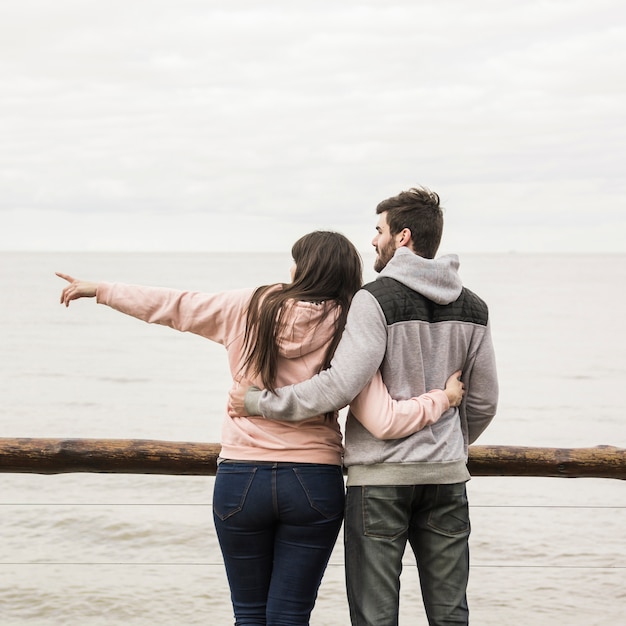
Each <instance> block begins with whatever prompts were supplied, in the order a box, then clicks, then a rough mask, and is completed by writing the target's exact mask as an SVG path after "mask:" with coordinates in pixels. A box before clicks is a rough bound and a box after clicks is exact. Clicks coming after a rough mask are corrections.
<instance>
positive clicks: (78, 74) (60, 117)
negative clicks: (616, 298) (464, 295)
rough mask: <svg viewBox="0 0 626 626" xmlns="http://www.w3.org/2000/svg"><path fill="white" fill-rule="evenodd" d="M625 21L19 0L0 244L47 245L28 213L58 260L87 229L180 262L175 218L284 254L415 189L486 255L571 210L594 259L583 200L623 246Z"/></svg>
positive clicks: (2, 155)
mask: <svg viewBox="0 0 626 626" xmlns="http://www.w3.org/2000/svg"><path fill="white" fill-rule="evenodd" d="M620 11H621V7H620V4H619V3H618V2H616V1H609V0H598V1H597V2H595V3H593V5H589V3H588V2H582V1H580V0H578V1H576V0H575V1H573V2H565V1H557V2H544V1H534V2H527V3H524V4H523V5H512V4H509V3H499V2H494V1H491V0H481V1H479V2H473V3H464V2H460V1H451V0H444V1H441V2H425V3H414V2H409V1H408V0H404V1H401V0H398V1H394V2H377V1H373V0H372V1H369V2H358V1H356V0H353V1H350V2H342V3H333V2H304V3H297V4H294V3H290V2H286V0H285V1H283V2H277V1H274V2H269V3H264V5H263V6H260V5H259V4H258V3H254V2H242V1H235V2H230V3H227V4H224V3H217V2H195V1H191V0H189V1H181V2H169V1H162V0H161V1H153V2H148V1H147V0H129V1H126V2H117V1H112V2H109V3H99V2H87V1H85V0H80V1H78V0H60V1H59V2H56V3H53V4H51V3H47V2H32V1H29V0H27V1H25V2H18V1H17V0H10V1H9V2H8V3H7V6H6V7H5V13H6V19H4V20H3V22H2V24H0V49H1V50H2V55H0V59H2V60H1V61H0V80H1V81H2V85H3V87H2V90H3V97H2V98H1V99H0V129H1V130H2V136H3V145H2V148H1V149H0V188H1V189H2V194H0V229H1V228H2V227H3V226H4V227H5V228H4V230H6V228H9V227H11V228H12V229H13V232H12V235H11V237H6V236H5V237H0V245H2V246H4V245H7V244H6V243H3V240H7V239H9V240H10V241H9V243H11V242H12V245H18V246H19V245H22V246H24V247H27V248H30V247H31V246H32V245H33V244H32V242H33V241H34V239H33V236H32V232H28V230H26V231H24V230H22V227H23V225H24V224H25V223H26V224H28V223H29V221H28V220H25V219H22V218H18V217H16V215H17V213H16V212H22V213H23V214H24V215H30V216H31V217H32V216H33V215H37V216H39V217H38V221H40V222H41V223H47V224H49V226H50V228H51V229H52V230H44V231H42V233H41V235H40V236H39V237H38V238H37V242H38V243H37V245H41V246H44V247H48V246H51V245H53V243H54V242H55V241H58V240H59V237H58V236H53V234H52V233H53V232H54V230H53V225H54V224H58V223H65V224H70V223H72V222H73V221H82V222H85V224H84V229H83V230H84V232H86V233H91V234H89V235H88V239H86V240H85V241H84V245H86V246H88V247H90V248H93V247H97V246H110V245H114V243H115V242H118V243H117V245H120V244H119V242H120V241H121V240H124V241H125V242H126V243H125V245H128V246H136V247H137V249H140V248H151V249H152V248H153V247H154V246H156V245H162V246H164V247H166V248H167V249H171V246H172V245H173V244H172V243H171V242H172V241H174V240H175V241H177V242H178V241H180V242H183V241H185V238H184V237H182V236H180V237H178V236H175V233H176V232H178V228H179V227H178V226H176V225H177V224H179V223H180V224H185V223H186V224H190V225H194V226H195V228H196V229H197V231H198V232H200V231H202V230H203V229H204V228H205V227H207V226H208V225H209V224H211V223H213V224H216V223H219V225H220V227H221V228H224V229H228V228H232V227H233V226H236V227H237V228H238V229H239V230H241V229H242V228H246V229H248V228H250V229H251V230H250V232H249V233H247V234H246V236H245V237H244V236H242V238H241V241H242V242H243V241H244V239H245V240H246V241H247V242H252V243H254V242H257V241H260V240H262V241H264V242H266V243H268V245H269V242H272V241H275V243H274V244H273V245H275V246H278V245H283V243H284V241H283V239H282V238H280V237H277V236H276V232H277V231H280V230H283V229H284V230H285V232H287V233H289V235H288V237H291V235H292V234H294V232H295V231H296V230H297V229H298V228H299V227H312V228H314V227H322V226H323V227H327V225H328V224H329V223H336V224H338V226H344V225H345V226H347V225H349V224H354V223H357V222H358V224H359V225H358V226H354V227H353V229H354V230H357V231H358V232H359V233H361V232H362V231H363V230H365V229H364V228H363V227H362V226H361V225H360V224H361V220H362V219H363V216H364V215H366V216H368V215H371V212H372V211H373V207H374V206H375V205H376V203H377V202H378V201H379V200H380V199H382V198H384V197H387V196H389V195H392V194H395V193H397V192H398V191H400V190H401V189H405V188H407V187H408V186H411V185H413V184H420V183H421V184H427V185H429V186H431V187H433V188H435V189H436V190H437V191H439V192H440V193H441V195H442V196H443V197H446V196H448V197H453V198H455V203H454V205H453V206H454V211H453V209H452V208H451V209H450V210H449V216H450V222H452V215H454V216H455V218H456V220H457V221H458V223H459V224H462V225H463V227H464V228H468V229H471V237H469V239H470V240H471V241H472V242H473V245H475V246H476V247H479V248H480V246H484V247H485V248H490V247H491V246H492V242H493V241H497V242H499V245H500V246H501V247H502V249H505V250H507V249H510V248H515V249H518V248H519V247H520V246H522V247H523V249H530V248H528V246H530V243H529V241H530V239H531V238H527V237H519V236H513V235H512V234H511V233H512V232H513V231H516V232H517V233H519V232H521V231H519V229H517V228H516V226H515V225H516V224H517V223H518V220H519V219H520V218H519V216H520V215H527V216H528V219H529V227H532V220H531V219H530V218H531V217H533V218H534V217H536V214H538V215H541V216H543V217H544V220H543V221H542V223H543V227H544V228H550V229H551V231H550V232H552V233H553V235H551V236H546V237H543V236H538V237H535V238H534V240H535V242H542V243H541V245H544V246H551V245H555V246H560V247H561V248H562V247H563V246H564V245H565V242H563V241H562V239H561V237H560V236H559V234H558V232H559V231H558V230H557V229H558V227H559V225H558V223H559V222H560V220H561V218H562V217H563V216H564V215H565V214H567V219H568V224H569V226H568V229H571V230H572V237H571V238H570V237H568V238H567V240H568V242H569V243H568V244H567V245H570V246H572V247H575V245H574V244H573V243H571V242H572V241H574V240H576V239H578V241H579V242H580V245H581V246H583V245H584V246H589V245H590V243H589V242H588V241H586V239H587V237H585V239H581V238H580V237H581V236H580V235H576V233H582V234H583V235H585V234H586V235H588V234H589V232H590V230H589V218H588V207H589V204H588V203H592V205H593V204H594V203H595V205H596V206H601V207H604V208H603V212H604V215H603V217H602V220H604V221H605V222H606V223H607V224H610V228H609V229H608V232H609V234H611V233H613V232H621V234H622V235H624V234H626V232H625V231H626V225H625V223H624V218H622V219H621V220H620V218H619V216H615V215H614V214H613V213H611V212H612V211H616V210H618V209H619V212H621V213H624V211H623V209H624V204H625V202H626V189H625V183H624V177H623V174H622V169H623V167H622V165H621V164H622V163H623V162H624V156H625V154H624V152H625V148H624V146H625V145H626V143H625V141H624V140H625V139H626V137H625V134H626V123H625V114H624V111H626V93H625V85H624V81H623V80H622V79H621V74H622V70H621V68H622V67H623V66H624V62H625V61H626V58H625V57H626V43H625V42H626V36H625V35H626V33H625V32H624V28H623V27H620V26H619V24H620V22H619V20H616V19H615V17H616V15H618V14H619V12H620ZM457 198H458V202H457V200H456V199H457ZM529 199H531V201H530V203H529ZM503 207H506V209H504V208H503ZM29 212H30V213H29ZM494 212H495V214H496V217H495V218H494ZM46 215H48V216H49V217H48V218H46V217H45V216H46ZM89 215H93V216H94V217H93V220H94V223H97V224H98V229H97V230H98V231H99V232H100V233H101V235H99V236H98V237H96V236H95V235H94V234H93V233H94V229H90V228H89V225H90V224H89V223H88V222H89V219H92V218H89ZM469 215H471V219H469V218H468V216H469ZM546 215H548V216H550V217H549V218H548V219H545V216H546ZM133 216H134V217H133ZM125 223H126V224H130V223H132V224H134V225H136V230H135V233H134V235H133V236H132V237H131V238H130V239H128V240H127V239H123V237H122V238H121V235H120V232H121V231H122V230H123V228H122V227H123V225H124V224H125ZM147 223H150V224H151V225H152V226H151V227H150V228H145V227H144V228H143V229H142V228H141V227H140V226H139V225H140V224H144V225H145V224H147ZM108 224H115V227H112V228H111V233H110V235H109V236H104V234H103V233H104V231H105V230H106V229H107V228H108V226H107V225H108ZM485 224H489V229H496V230H495V231H494V233H493V235H490V236H489V237H488V238H485V232H487V230H488V229H487V228H486V227H485ZM277 225H278V226H277ZM158 228H163V231H158V230H157V229H158ZM261 232H263V236H259V234H260V233H261ZM367 232H368V235H367V239H368V240H369V237H370V234H369V233H370V230H369V224H368V225H367ZM489 232H491V230H489ZM46 233H49V234H48V235H46ZM597 236H598V237H599V238H601V239H598V240H597V241H596V242H595V247H596V248H597V249H598V250H604V249H606V246H607V245H609V244H610V246H611V249H615V250H626V248H625V247H624V246H626V244H624V243H621V241H622V240H626V238H624V237H622V238H619V237H608V239H607V238H606V232H605V230H602V229H600V230H599V231H597ZM286 238H287V237H286ZM186 241H187V242H188V245H189V242H190V241H197V239H196V238H195V235H194V236H192V237H188V238H187V239H186ZM20 242H21V243H20ZM168 242H169V243H168ZM178 245H182V243H181V244H178ZM197 245H200V242H199V243H197ZM233 245H235V244H233ZM264 245H265V244H264ZM536 245H537V243H535V244H533V245H532V246H531V247H532V249H534V248H535V246H536ZM592 247H593V246H592ZM201 249H202V248H201Z"/></svg>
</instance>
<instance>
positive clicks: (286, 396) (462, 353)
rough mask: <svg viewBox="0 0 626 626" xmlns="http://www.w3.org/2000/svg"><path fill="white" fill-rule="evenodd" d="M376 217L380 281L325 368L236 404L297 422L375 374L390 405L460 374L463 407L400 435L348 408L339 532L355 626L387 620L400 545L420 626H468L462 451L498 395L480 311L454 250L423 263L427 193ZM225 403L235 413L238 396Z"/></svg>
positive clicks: (339, 401)
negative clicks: (411, 570)
mask: <svg viewBox="0 0 626 626" xmlns="http://www.w3.org/2000/svg"><path fill="white" fill-rule="evenodd" d="M376 212H377V214H378V216H379V219H378V224H377V226H376V231H377V234H376V236H375V237H374V239H373V241H372V244H373V245H374V247H375V248H376V253H377V256H376V261H375V265H374V268H375V270H376V271H377V272H379V273H380V275H379V276H378V278H377V279H376V280H375V281H373V282H372V283H370V284H368V285H365V286H364V287H363V288H362V289H361V290H360V291H359V292H357V294H356V295H355V297H354V299H353V301H352V304H351V307H350V312H349V315H348V321H347V324H346V328H345V331H344V334H343V337H342V339H341V342H340V344H339V346H338V348H337V351H336V353H335V357H334V359H333V361H332V363H331V367H330V368H329V369H327V370H325V371H323V372H321V373H320V374H318V375H317V376H315V377H314V378H312V379H310V380H308V381H305V382H303V383H300V384H297V385H292V386H290V387H285V388H283V389H278V390H277V392H276V394H271V393H269V392H267V391H259V390H254V389H251V390H248V393H247V394H246V396H245V410H246V412H247V413H248V414H251V415H264V416H265V417H266V418H269V419H281V420H291V421H297V420H301V419H306V418H308V417H311V416H313V415H319V414H321V413H325V412H327V411H330V410H333V409H337V408H340V407H343V406H345V405H346V404H348V403H349V402H350V401H351V400H352V399H353V398H355V396H356V395H357V394H358V392H359V391H360V390H361V388H362V387H363V386H364V385H365V384H366V383H367V382H368V380H369V379H370V378H371V377H372V375H373V374H374V373H375V371H376V370H377V369H378V368H380V370H381V372H382V376H383V380H384V381H385V383H386V385H387V387H388V388H389V391H390V394H391V396H392V397H394V398H396V399H407V398H410V397H413V396H417V395H419V394H421V393H423V392H425V391H427V390H429V389H433V388H436V387H442V384H443V382H444V381H445V380H446V377H447V376H448V373H449V372H452V371H456V370H459V369H460V370H462V371H463V381H464V383H465V390H466V393H465V397H464V399H463V402H462V403H461V406H460V407H459V408H458V409H450V410H449V411H447V412H446V413H445V414H444V415H443V416H442V417H441V419H440V420H439V421H438V422H437V423H435V424H433V425H432V426H428V427H426V428H424V429H423V430H420V431H418V432H417V433H415V434H413V435H411V436H409V437H405V438H403V439H394V440H388V441H382V440H380V439H376V438H375V437H374V436H373V435H372V434H371V433H369V432H368V431H367V430H366V429H365V428H364V427H363V426H362V425H361V424H360V423H359V422H358V421H357V420H356V419H355V417H354V416H353V415H352V413H351V412H349V413H348V417H347V422H346V434H345V458H344V463H345V465H346V467H347V470H348V480H347V494H346V516H345V522H344V524H345V529H344V530H345V535H344V537H345V562H346V581H347V590H348V601H349V604H350V616H351V620H352V624H353V625H354V626H364V625H367V626H392V625H395V624H397V623H398V609H399V589H400V582H399V581H400V572H401V569H402V564H401V561H402V556H403V554H404V550H405V547H406V542H407V541H408V542H409V543H410V545H411V548H412V549H413V552H414V554H415V558H416V561H417V567H418V571H419V576H420V586H421V589H422V597H423V601H424V607H425V610H426V614H427V617H428V622H429V624H430V625H431V626H440V625H444V624H446V625H449V624H467V623H468V607H467V599H466V588H467V581H468V576H469V550H468V538H469V533H470V522H469V511H468V503H467V497H466V490H465V483H466V481H467V480H469V478H470V476H469V473H468V470H467V465H466V463H467V453H468V445H469V444H470V443H472V442H473V441H475V440H476V438H477V437H478V436H479V435H480V434H481V433H482V431H483V430H484V429H485V428H486V427H487V426H488V424H489V422H490V421H491V419H492V418H493V416H494V415H495V412H496V406H497V398H498V382H497V375H496V366H495V357H494V351H493V346H492V342H491V334H490V330H489V317H488V310H487V306H486V305H485V303H484V302H483V301H482V300H481V299H480V298H479V297H478V296H476V295H475V294H473V293H472V292H471V291H469V290H468V289H465V288H464V287H463V286H462V284H461V280H460V278H459V275H458V265H459V264H458V259H457V257H456V256H455V255H447V256H443V257H440V258H439V259H435V254H436V252H437V249H438V248H439V243H440V241H441V236H442V232H443V214H442V209H441V207H440V204H439V196H438V195H437V194H436V193H434V192H432V191H429V190H428V189H426V188H412V189H410V190H408V191H405V192H402V193H400V194H399V195H397V196H395V197H392V198H389V199H387V200H384V201H383V202H381V203H380V204H379V205H378V207H377V208H376ZM232 404H233V408H234V410H237V409H238V410H241V409H242V404H243V392H241V393H239V395H237V394H234V395H233V396H232ZM355 412H356V411H355Z"/></svg>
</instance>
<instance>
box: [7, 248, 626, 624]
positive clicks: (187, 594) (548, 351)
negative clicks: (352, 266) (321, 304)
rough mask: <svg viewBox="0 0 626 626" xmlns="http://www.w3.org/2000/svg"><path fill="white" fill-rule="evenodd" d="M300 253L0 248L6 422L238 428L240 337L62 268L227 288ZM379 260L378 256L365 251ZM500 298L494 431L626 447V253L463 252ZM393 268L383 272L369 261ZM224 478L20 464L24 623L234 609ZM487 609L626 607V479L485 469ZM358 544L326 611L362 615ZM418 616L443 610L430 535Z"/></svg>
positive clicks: (12, 492) (184, 617) (481, 602)
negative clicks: (351, 594)
mask: <svg viewBox="0 0 626 626" xmlns="http://www.w3.org/2000/svg"><path fill="white" fill-rule="evenodd" d="M290 264H291V260H290V257H289V255H288V254H284V255H283V254H258V255H253V254H249V255H240V254H221V253H220V254H210V253H194V254H191V253H190V254H182V253H181V254H173V253H168V254H156V253H155V254H148V253H84V254H83V253H58V252H57V253H8V252H7V253H0V290H1V293H2V307H0V345H1V346H2V360H1V362H0V425H1V430H0V432H1V435H0V437H68V438H74V437H76V438H83V437H85V438H125V439H131V438H138V439H163V440H173V441H211V442H216V441H219V433H220V424H221V420H222V415H223V412H224V406H225V402H226V390H227V389H228V387H229V385H230V379H229V376H228V368H227V364H226V356H225V353H224V351H223V349H222V348H221V346H218V345H215V344H211V343H210V342H208V341H206V340H204V339H201V338H199V337H195V336H193V335H188V334H182V333H177V332H175V331H172V330H170V329H168V328H162V327H158V326H151V325H147V324H144V323H142V322H139V321H137V320H134V319H132V318H129V317H125V316H123V315H121V314H119V313H117V312H115V311H112V310H110V309H108V308H107V307H104V306H99V305H97V304H96V303H95V301H93V300H81V301H78V302H74V303H72V305H71V306H70V308H69V309H66V308H65V307H62V306H61V305H60V304H58V299H59V296H60V292H61V289H62V286H63V281H61V280H60V279H58V278H57V277H55V275H54V272H55V271H57V270H58V271H63V272H66V273H69V274H72V275H75V276H78V277H80V278H84V279H88V280H108V281H122V282H131V283H143V284H152V285H163V286H171V287H179V288H186V289H192V290H203V291H220V290H225V289H232V288H237V287H244V286H255V285H259V284H266V283H271V282H277V281H283V280H287V279H288V275H289V267H290ZM365 265H366V266H369V265H371V260H370V259H369V258H367V257H366V258H365ZM461 275H462V277H463V279H464V282H465V284H466V285H467V286H468V287H469V288H470V289H472V290H473V291H476V292H477V293H478V294H480V295H481V296H482V297H483V298H484V299H485V300H486V301H487V303H488V304H489V306H490V311H491V319H492V330H493V337H494V343H495V346H496V353H497V359H498V367H499V372H500V385H501V401H500V407H499V412H498V416H497V417H496V418H495V420H494V422H493V424H492V425H491V426H490V427H489V429H488V430H487V431H486V432H485V433H484V435H483V436H482V437H481V439H480V440H479V441H478V443H479V444H503V445H510V446H522V445H523V446H548V447H592V446H597V445H614V446H618V447H622V448H623V447H626V422H625V420H624V415H623V389H624V384H623V381H624V379H625V378H626V327H625V325H624V323H623V311H624V309H625V306H626V289H625V288H624V285H626V256H624V255H589V256H582V255H581V256H576V255H519V254H507V255H475V254H474V255H461ZM372 277H373V272H371V270H368V271H367V274H366V279H368V280H369V279H371V278H372ZM212 481H213V479H212V478H211V477H195V476H190V477H182V476H145V475H113V474H103V475H99V474H61V475H54V476H40V475H36V474H2V485H3V489H2V491H1V492H0V512H1V513H2V515H0V537H1V538H2V547H1V548H0V621H1V623H2V624H7V626H21V625H29V626H30V625H48V624H50V625H56V624H81V626H95V625H100V624H118V623H124V624H128V625H137V626H140V625H141V626H144V625H145V626H147V625H154V624H185V625H195V624H232V623H233V619H232V612H231V606H230V601H229V594H228V585H227V583H226V578H225V574H224V570H223V566H222V562H221V557H220V553H219V547H218V545H217V540H216V538H215V533H214V529H213V521H212V512H211V506H210V503H211V493H212V487H213V482H212ZM468 489H469V496H470V504H471V507H472V508H471V515H472V537H471V551H472V573H471V580H470V587H469V591H468V594H469V602H470V610H471V616H472V623H473V624H476V625H480V626H502V625H503V624H507V625H508V624H522V625H523V624H532V625H533V626H543V625H552V624H554V623H559V622H560V623H565V624H568V626H594V625H605V624H606V625H608V624H611V625H614V624H618V623H622V621H623V616H624V613H625V609H626V538H625V537H626V534H625V533H624V529H625V528H626V484H624V482H623V481H618V480H610V479H561V478H504V477H475V478H474V479H472V481H470V483H469V485H468ZM342 562H343V558H342V547H341V542H339V543H338V545H337V547H336V549H335V553H334V555H333V558H332V560H331V564H330V566H329V568H328V570H327V573H326V576H325V578H324V581H323V583H322V586H321V588H320V593H319V599H318V602H317V605H316V608H315V611H314V613H313V617H312V621H311V623H312V624H313V625H314V626H345V625H347V624H349V619H348V610H347V603H346V599H345V591H344V583H343V566H342ZM400 623H401V624H404V625H406V626H409V625H410V626H414V625H420V624H426V620H425V617H424V615H423V610H422V606H421V599H420V593H419V581H418V577H417V573H416V568H415V564H414V562H413V561H412V553H411V552H410V550H409V551H407V554H406V555H405V568H404V572H403V574H402V598H401V621H400Z"/></svg>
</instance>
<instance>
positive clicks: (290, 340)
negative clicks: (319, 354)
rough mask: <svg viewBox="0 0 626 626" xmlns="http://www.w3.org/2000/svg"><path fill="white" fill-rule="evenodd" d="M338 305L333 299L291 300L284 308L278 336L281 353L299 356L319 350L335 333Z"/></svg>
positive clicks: (289, 356)
mask: <svg viewBox="0 0 626 626" xmlns="http://www.w3.org/2000/svg"><path fill="white" fill-rule="evenodd" d="M338 315H339V307H338V306H337V304H336V303H335V302H332V301H328V302H319V303H318V302H302V301H294V300H291V301H290V302H289V303H288V304H287V305H286V308H285V316H284V318H283V319H284V324H283V328H282V330H281V332H280V335H279V337H278V345H279V350H280V354H281V356H284V357H286V358H288V359H296V358H300V357H302V356H304V355H306V354H309V353H311V352H314V351H316V350H319V349H321V348H323V347H325V345H326V344H327V343H328V341H329V340H330V338H331V337H332V336H333V334H334V333H335V321H336V320H337V317H338Z"/></svg>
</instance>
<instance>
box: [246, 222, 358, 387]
mask: <svg viewBox="0 0 626 626" xmlns="http://www.w3.org/2000/svg"><path fill="white" fill-rule="evenodd" d="M291 254H292V256H293V260H294V263H295V265H296V271H295V276H294V278H293V282H292V283H289V284H287V283H282V284H281V283H279V284H277V285H265V286H263V287H259V288H258V289H257V290H256V291H255V292H254V294H253V295H252V298H251V300H250V304H249V305H248V313H247V320H246V332H245V336H244V351H245V357H244V363H243V370H244V371H245V372H246V376H247V377H248V378H254V377H255V376H260V378H261V380H262V382H263V386H264V387H265V388H266V389H269V390H270V391H272V392H273V391H275V382H276V365H277V362H278V351H279V347H278V337H279V336H280V331H281V330H282V327H283V324H284V323H285V322H284V313H285V305H286V303H287V302H288V301H290V300H292V301H298V300H304V301H307V302H325V301H329V300H333V301H335V302H336V303H337V305H338V313H339V314H338V316H337V319H336V321H335V333H334V336H333V338H332V340H331V341H330V343H329V345H328V349H327V350H326V354H325V356H324V363H323V365H322V368H321V369H325V368H327V367H328V366H329V365H330V361H331V359H332V357H333V354H334V353H335V350H336V348H337V345H338V343H339V340H340V339H341V334H342V333H343V329H344V327H345V325H346V316H347V315H348V308H349V307H350V302H351V301H352V297H353V296H354V294H355V293H356V292H357V291H358V289H359V288H360V287H361V276H362V271H363V264H362V261H361V257H360V255H359V253H358V252H357V250H356V248H355V247H354V245H353V244H352V243H351V242H350V240H349V239H347V238H346V237H344V236H343V235H341V234H339V233H335V232H331V231H314V232H312V233H309V234H308V235H304V237H301V238H300V239H298V241H296V243H295V244H294V245H293V248H292V249H291Z"/></svg>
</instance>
